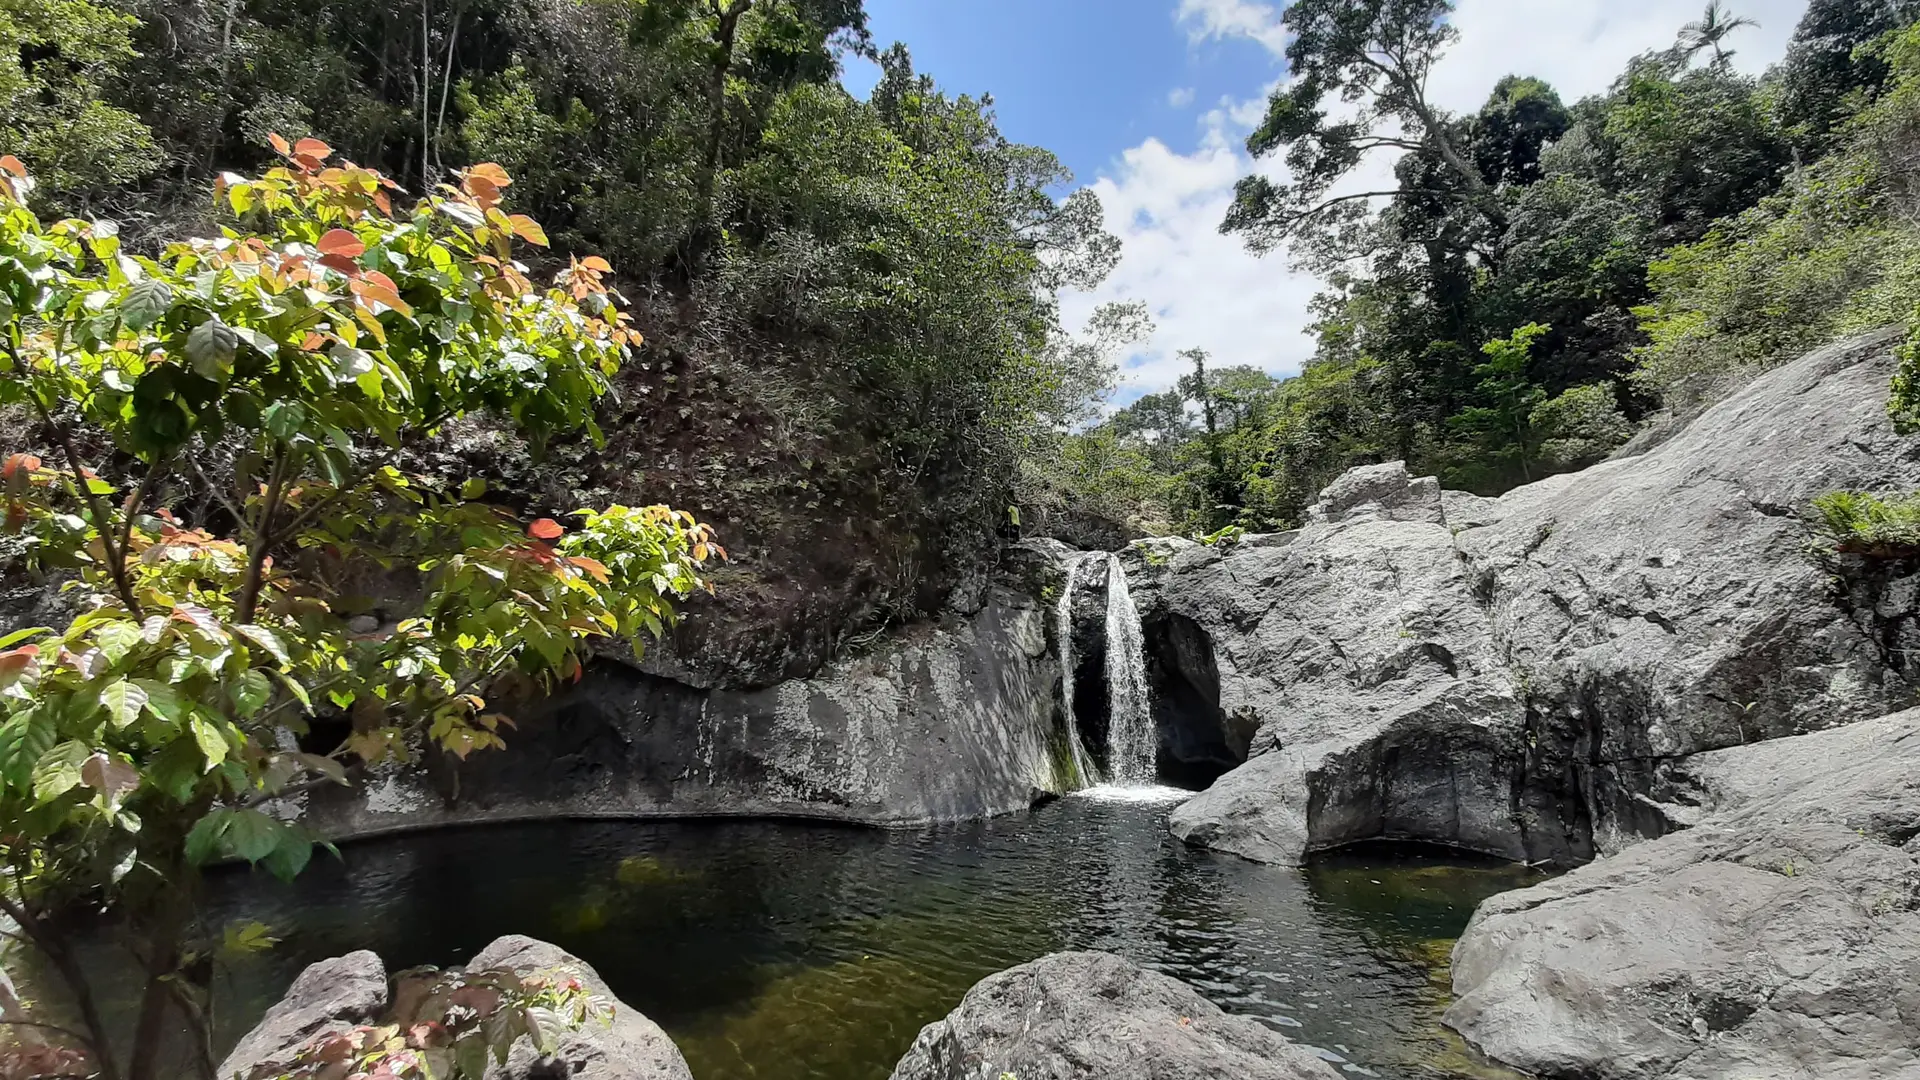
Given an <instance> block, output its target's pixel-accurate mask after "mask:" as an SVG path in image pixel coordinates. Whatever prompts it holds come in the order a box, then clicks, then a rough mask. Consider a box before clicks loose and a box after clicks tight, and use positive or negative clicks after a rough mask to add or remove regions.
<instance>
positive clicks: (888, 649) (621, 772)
mask: <svg viewBox="0 0 1920 1080" xmlns="http://www.w3.org/2000/svg"><path fill="white" fill-rule="evenodd" d="M1065 551H1066V549H1065V548H1064V547H1062V546H1061V545H1058V544H1056V543H1054V542H1051V541H1034V542H1029V543H1027V544H1023V545H1021V546H1020V547H1019V548H1018V549H1016V550H1015V551H1014V552H1012V553H1011V556H1010V559H1009V565H1008V567H1007V568H1006V569H1005V570H1004V571H1003V573H1002V574H1001V575H1000V576H999V577H997V578H996V579H995V580H993V581H992V582H990V583H988V582H983V583H982V589H981V590H980V591H979V594H978V596H977V597H976V598H974V600H973V601H972V602H971V603H969V604H968V605H967V606H968V607H969V608H971V609H972V610H971V611H970V612H961V611H950V612H949V613H948V615H947V616H946V617H944V618H943V619H942V620H941V621H939V622H938V623H930V624H921V625H918V626H914V627H911V628H908V629H907V630H905V631H903V632H901V633H899V634H897V635H895V636H893V637H891V638H887V639H882V640H880V641H878V642H876V643H874V644H873V645H872V646H871V648H870V651H868V652H866V653H865V654H864V655H856V656H851V657H847V658H845V659H842V660H839V661H836V662H834V663H833V664H830V665H828V666H827V667H826V668H824V669H822V670H821V671H820V672H819V673H817V674H815V675H814V676H813V677H811V678H807V679H798V680H793V681H789V682H784V683H779V684H776V685H774V686H771V687H767V688H765V689H760V690H727V689H699V688H696V687H693V686H689V685H687V684H685V683H680V682H676V681H672V680H669V679H664V678H661V677H659V676H656V675H650V674H647V673H645V672H642V671H639V670H636V669H635V668H633V667H631V666H629V665H626V664H620V663H616V662H612V661H608V660H602V661H599V662H597V663H595V664H594V665H593V666H592V667H591V668H590V669H589V672H588V674H587V676H586V677H585V679H583V680H582V682H581V683H580V684H579V685H578V686H576V687H574V688H572V689H571V690H569V691H568V692H567V693H566V694H564V695H562V696H560V697H558V698H556V699H554V700H552V701H549V702H546V703H543V704H539V705H536V706H532V707H529V708H528V709H526V710H523V711H522V712H520V713H517V714H516V722H517V724H518V726H517V727H516V728H515V729H514V730H513V731H511V732H509V733H508V734H507V741H508V748H507V749H506V750H505V751H500V752H493V753H484V754H475V755H472V756H471V757H470V758H469V759H468V760H467V761H465V762H457V761H455V760H453V759H451V758H447V757H444V756H442V755H438V754H428V755H425V757H424V760H423V763H422V764H419V765H416V766H410V767H406V768H393V767H389V768H384V769H380V770H377V771H375V772H374V773H373V774H372V775H369V776H367V777H365V778H364V782H363V783H361V784H359V785H358V786H356V787H355V788H351V789H339V788H330V789H324V790H321V791H318V792H315V793H313V794H311V795H309V796H307V797H305V798H304V799H302V800H301V801H300V802H299V803H298V804H296V805H293V806H289V807H287V808H285V809H284V812H285V813H287V814H289V815H298V816H300V817H301V818H302V819H303V820H305V821H306V822H307V823H308V824H310V825H312V826H313V827H315V828H317V829H319V830H320V831H321V832H323V833H325V834H327V835H329V836H330V837H334V838H352V837H361V836H369V835H377V834H381V833H388V832H395V831H402V830H408V829H417V828H425V827H434V826H440V825H445V824H455V823H466V822H481V821H508V820H525V819H535V818H595V817H601V818H657V817H719V816H761V817H802V818H821V819H828V820H838V821H850V822H860V823H866V824H884V825H910V824H922V823H928V822H941V821H955V820H962V819H968V818H977V817H985V816H989V815H994V814H1003V813H1008V812H1011V811H1015V810H1021V809H1025V808H1027V807H1028V806H1030V805H1032V804H1033V803H1034V802H1035V801H1036V800H1037V799H1040V798H1043V797H1046V796H1047V795H1049V794H1050V793H1059V792H1062V791H1064V790H1068V789H1070V788H1071V787H1072V786H1073V785H1072V777H1071V773H1070V769H1069V768H1065V767H1063V766H1064V763H1066V762H1068V761H1069V760H1070V755H1069V753H1068V750H1067V742H1066V734H1065V727H1064V725H1063V723H1062V717H1061V709H1060V703H1059V683H1060V672H1059V664H1058V660H1057V657H1056V653H1055V648H1054V645H1053V642H1052V641H1051V633H1052V623H1053V614H1054V613H1053V612H1052V610H1051V609H1050V606H1049V605H1047V604H1045V603H1044V602H1043V601H1042V600H1040V599H1039V597H1040V596H1041V595H1042V593H1043V592H1045V591H1047V589H1048V588H1049V587H1054V588H1057V585H1058V582H1059V578H1060V568H1061V565H1062V559H1063V557H1064V554H1065Z"/></svg>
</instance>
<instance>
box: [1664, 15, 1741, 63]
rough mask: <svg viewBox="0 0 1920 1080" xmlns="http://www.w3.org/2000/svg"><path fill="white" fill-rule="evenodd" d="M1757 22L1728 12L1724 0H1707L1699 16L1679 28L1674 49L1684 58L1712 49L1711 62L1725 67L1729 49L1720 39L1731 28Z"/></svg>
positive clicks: (1731, 31)
mask: <svg viewBox="0 0 1920 1080" xmlns="http://www.w3.org/2000/svg"><path fill="white" fill-rule="evenodd" d="M1759 25H1760V24H1759V23H1757V22H1755V21H1753V20H1752V19H1749V18H1747V17H1746V16H1744V15H1733V14H1730V13H1729V12H1728V11H1727V5H1726V4H1725V2H1724V0H1707V9H1706V11H1705V12H1703V13H1702V14H1701V16H1700V18H1698V19H1697V20H1695V21H1693V22H1690V23H1688V24H1687V25H1685V26H1683V27H1681V28H1680V39H1679V41H1677V42H1675V43H1674V49H1675V50H1676V51H1677V52H1678V53H1679V55H1680V57H1681V58H1682V59H1684V60H1692V59H1693V58H1694V57H1695V56H1698V55H1699V54H1700V53H1701V52H1703V51H1705V50H1707V49H1712V50H1713V65H1714V66H1715V67H1725V66H1726V65H1727V64H1728V63H1729V62H1731V61H1732V60H1733V52H1732V51H1731V50H1729V49H1726V48H1724V47H1722V46H1721V44H1720V43H1721V42H1722V41H1725V40H1726V39H1727V36H1728V35H1730V34H1732V33H1733V32H1734V31H1735V30H1739V29H1742V28H1745V27H1749V26H1753V27H1757V26H1759Z"/></svg>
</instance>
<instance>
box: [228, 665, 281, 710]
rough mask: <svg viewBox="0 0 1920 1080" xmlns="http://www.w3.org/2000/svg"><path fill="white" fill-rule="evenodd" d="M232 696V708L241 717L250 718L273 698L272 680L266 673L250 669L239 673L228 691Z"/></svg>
mask: <svg viewBox="0 0 1920 1080" xmlns="http://www.w3.org/2000/svg"><path fill="white" fill-rule="evenodd" d="M230 692H231V693H232V694H233V704H234V708H236V709H238V710H239V711H240V715H241V716H252V715H253V714H255V713H257V712H259V711H260V710H261V708H263V707H264V706H265V705H266V704H267V702H268V701H269V700H271V699H272V698H273V680H271V679H269V678H267V676H266V673H265V672H262V671H259V670H255V669H250V670H247V671H243V672H241V673H240V677H239V678H237V679H235V680H234V681H233V686H232V687H231V689H230Z"/></svg>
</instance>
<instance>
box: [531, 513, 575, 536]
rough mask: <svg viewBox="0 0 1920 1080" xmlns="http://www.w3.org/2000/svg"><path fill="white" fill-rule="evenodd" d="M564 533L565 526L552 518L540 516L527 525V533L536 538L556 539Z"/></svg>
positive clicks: (565, 531)
mask: <svg viewBox="0 0 1920 1080" xmlns="http://www.w3.org/2000/svg"><path fill="white" fill-rule="evenodd" d="M566 534H567V530H566V527H565V526H563V525H561V524H560V523H559V522H557V521H555V520H553V519H552V518H541V519H540V520H539V521H536V522H534V523H533V524H531V525H529V526H527V535H528V536H531V537H533V538H534V539H536V540H558V539H560V538H561V537H562V536H565V535H566Z"/></svg>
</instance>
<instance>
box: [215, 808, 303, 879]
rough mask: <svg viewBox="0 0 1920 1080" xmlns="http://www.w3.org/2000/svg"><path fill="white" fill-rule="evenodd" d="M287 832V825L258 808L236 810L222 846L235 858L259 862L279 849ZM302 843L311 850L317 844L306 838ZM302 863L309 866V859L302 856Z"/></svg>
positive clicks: (222, 840)
mask: <svg viewBox="0 0 1920 1080" xmlns="http://www.w3.org/2000/svg"><path fill="white" fill-rule="evenodd" d="M287 832H288V828H287V826H286V825H283V824H281V823H280V822H278V821H275V820H274V819H273V818H270V817H268V816H267V815H265V814H263V813H261V812H260V811H258V810H235V811H233V812H232V817H231V819H230V820H229V822H228V824H227V828H226V831H225V832H224V833H223V834H222V835H221V848H222V850H223V851H224V852H225V853H226V854H228V855H232V856H234V857H235V858H239V859H245V860H247V861H248V862H250V863H257V862H259V861H260V860H262V859H264V858H266V857H267V856H269V855H272V854H273V853H274V852H275V851H276V850H278V849H279V847H280V844H281V841H282V840H283V839H284V834H285V833H287ZM301 846H303V847H306V848H307V849H308V850H312V847H313V845H312V844H311V843H310V842H306V841H302V842H301ZM300 864H301V865H302V866H305V865H306V860H305V859H304V858H303V859H301V860H300Z"/></svg>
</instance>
